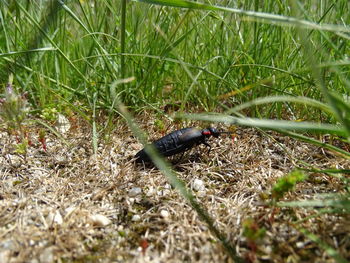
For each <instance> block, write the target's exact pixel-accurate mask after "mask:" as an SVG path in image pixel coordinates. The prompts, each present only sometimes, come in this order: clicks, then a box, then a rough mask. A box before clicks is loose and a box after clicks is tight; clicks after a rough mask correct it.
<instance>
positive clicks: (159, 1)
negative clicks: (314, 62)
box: [134, 0, 350, 32]
mask: <svg viewBox="0 0 350 263" xmlns="http://www.w3.org/2000/svg"><path fill="white" fill-rule="evenodd" d="M134 1H137V2H145V3H149V4H156V5H162V6H172V7H180V8H190V9H199V10H207V11H225V12H231V13H236V14H240V15H245V16H248V17H252V18H256V19H260V20H262V21H264V22H269V23H272V22H278V23H279V24H283V25H300V26H302V27H304V28H309V29H318V30H327V31H333V32H350V28H348V27H345V26H341V25H330V24H322V25H320V24H317V23H314V22H311V21H307V20H302V19H297V18H295V17H288V16H282V15H275V14H270V13H264V12H256V11H246V10H243V9H237V8H230V7H224V6H217V5H208V4H203V3H198V2H193V1H186V0H134Z"/></svg>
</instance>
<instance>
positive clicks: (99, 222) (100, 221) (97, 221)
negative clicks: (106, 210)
mask: <svg viewBox="0 0 350 263" xmlns="http://www.w3.org/2000/svg"><path fill="white" fill-rule="evenodd" d="M90 220H91V221H92V224H93V225H94V226H97V227H104V226H108V225H109V224H110V223H111V220H109V219H108V218H107V217H106V216H104V215H100V214H95V215H91V216H90Z"/></svg>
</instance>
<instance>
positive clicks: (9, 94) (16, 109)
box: [0, 74, 28, 136]
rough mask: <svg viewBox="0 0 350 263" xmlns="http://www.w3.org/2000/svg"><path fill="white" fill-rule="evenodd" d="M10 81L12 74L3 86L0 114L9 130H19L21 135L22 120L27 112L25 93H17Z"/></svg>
mask: <svg viewBox="0 0 350 263" xmlns="http://www.w3.org/2000/svg"><path fill="white" fill-rule="evenodd" d="M12 82H13V75H12V74H11V75H10V76H9V82H8V84H7V85H6V88H5V98H3V99H1V100H0V115H1V117H2V119H3V120H4V123H5V124H6V125H7V129H8V130H9V131H15V132H16V133H17V132H19V134H20V135H21V136H23V135H24V131H23V122H24V121H25V119H26V117H27V114H28V108H27V99H26V94H23V95H21V96H20V95H18V94H17V93H16V91H15V90H14V88H13V85H12Z"/></svg>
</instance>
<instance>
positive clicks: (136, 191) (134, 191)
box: [129, 187, 142, 197]
mask: <svg viewBox="0 0 350 263" xmlns="http://www.w3.org/2000/svg"><path fill="white" fill-rule="evenodd" d="M141 193H142V189H141V188H140V187H133V188H131V189H130V190H129V196H130V197H135V196H137V195H139V194H141Z"/></svg>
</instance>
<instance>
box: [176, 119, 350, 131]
mask: <svg viewBox="0 0 350 263" xmlns="http://www.w3.org/2000/svg"><path fill="white" fill-rule="evenodd" d="M177 118H187V119H192V120H201V121H210V122H223V123H229V124H232V125H238V126H248V127H258V128H262V129H270V130H288V131H299V132H311V133H321V134H327V133H329V134H334V135H338V136H346V135H347V133H346V132H345V131H344V130H343V129H342V128H341V127H338V126H336V125H331V124H320V123H312V122H294V121H285V120H268V119H256V118H238V117H233V116H227V115H219V114H212V115H208V114H178V116H177Z"/></svg>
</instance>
